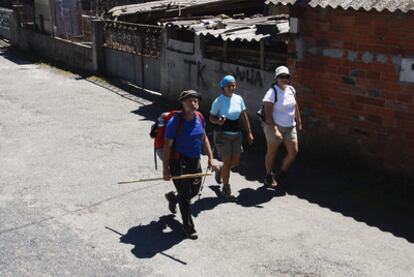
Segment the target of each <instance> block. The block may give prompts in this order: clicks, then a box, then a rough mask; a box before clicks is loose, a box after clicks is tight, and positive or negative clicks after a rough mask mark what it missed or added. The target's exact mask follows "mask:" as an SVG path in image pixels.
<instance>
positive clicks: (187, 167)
mask: <svg viewBox="0 0 414 277" xmlns="http://www.w3.org/2000/svg"><path fill="white" fill-rule="evenodd" d="M179 100H180V101H181V103H182V106H183V110H182V111H177V112H175V113H174V115H173V117H172V118H171V119H170V120H169V121H168V123H167V125H166V128H165V136H164V149H163V176H164V180H166V181H168V180H170V179H171V177H172V176H180V175H183V174H192V173H201V172H202V168H201V165H200V156H201V153H202V149H203V150H204V152H205V153H206V154H207V156H208V167H209V168H210V169H212V170H213V171H215V170H217V166H216V164H215V162H214V160H213V154H212V151H211V146H210V142H209V140H208V138H207V135H206V132H205V121H204V117H203V116H202V114H201V113H199V112H198V111H197V110H198V108H199V102H200V100H201V95H200V94H199V93H197V92H196V91H194V90H188V91H183V92H182V93H181V94H180V97H179ZM173 182H174V185H175V188H176V189H177V195H175V193H174V192H169V193H167V194H166V197H167V200H168V202H169V208H170V211H171V212H173V213H175V209H176V208H175V207H176V205H177V203H178V205H179V208H180V212H181V217H182V220H183V229H184V232H185V234H186V235H187V237H189V238H191V239H197V237H198V236H197V232H196V230H195V227H194V222H193V219H192V216H191V209H190V205H191V199H192V198H193V197H194V196H196V195H197V194H198V193H199V191H200V187H201V177H200V178H191V179H181V180H173Z"/></svg>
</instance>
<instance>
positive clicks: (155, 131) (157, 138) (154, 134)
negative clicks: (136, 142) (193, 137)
mask: <svg viewBox="0 0 414 277" xmlns="http://www.w3.org/2000/svg"><path fill="white" fill-rule="evenodd" d="M175 114H178V115H179V122H178V127H177V132H176V134H175V137H177V135H178V134H179V132H180V130H181V128H182V127H183V120H184V118H183V116H182V111H181V110H174V111H170V112H165V113H162V114H161V115H160V117H159V118H158V119H157V122H155V123H154V124H153V125H152V126H151V131H150V137H151V138H153V139H154V162H155V169H156V170H157V169H158V166H157V154H158V156H159V158H160V159H162V158H163V157H162V156H163V155H162V150H163V148H164V138H165V128H166V126H167V124H168V122H169V121H170V120H171V119H172V118H173V117H174V115H175ZM196 116H197V118H198V120H199V121H200V123H201V124H202V125H203V126H204V117H203V115H202V114H201V113H200V112H198V111H196ZM174 139H175V138H174ZM174 144H175V143H174ZM174 144H173V146H172V149H171V158H172V159H179V153H178V152H176V151H175V149H174Z"/></svg>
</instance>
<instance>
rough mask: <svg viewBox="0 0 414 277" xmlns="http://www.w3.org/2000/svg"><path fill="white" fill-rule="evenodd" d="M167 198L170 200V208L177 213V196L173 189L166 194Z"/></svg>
mask: <svg viewBox="0 0 414 277" xmlns="http://www.w3.org/2000/svg"><path fill="white" fill-rule="evenodd" d="M165 198H167V201H168V209H169V210H170V212H171V213H173V214H176V213H177V202H178V201H177V196H176V195H175V193H174V192H173V191H170V192H169V193H167V194H165Z"/></svg>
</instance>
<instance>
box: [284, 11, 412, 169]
mask: <svg viewBox="0 0 414 277" xmlns="http://www.w3.org/2000/svg"><path fill="white" fill-rule="evenodd" d="M290 13H291V16H295V17H298V18H299V21H300V33H299V36H298V38H297V39H292V41H291V43H290V51H291V52H296V54H297V58H296V59H291V60H290V61H289V66H290V67H291V68H292V70H293V71H294V78H293V80H292V82H293V85H294V86H296V87H297V90H298V97H299V100H300V103H301V106H302V110H303V114H304V116H303V117H304V121H305V123H306V126H307V132H306V134H307V138H308V142H309V143H311V144H312V145H313V146H318V148H319V149H320V150H322V151H325V152H327V151H331V153H335V155H342V154H345V155H347V156H352V157H353V158H354V159H357V160H359V161H364V162H366V163H369V164H370V165H371V166H373V167H378V168H389V169H393V170H402V171H405V172H408V173H410V172H411V173H412V172H413V171H414V170H413V169H414V83H406V82H400V81H399V78H400V66H401V59H402V58H408V57H411V58H413V57H414V28H413V26H414V13H412V12H410V13H408V14H402V13H390V12H377V11H370V12H367V11H354V10H347V11H345V10H343V9H331V8H328V9H323V8H315V9H313V8H306V9H305V8H298V7H291V11H290ZM335 150H337V151H335Z"/></svg>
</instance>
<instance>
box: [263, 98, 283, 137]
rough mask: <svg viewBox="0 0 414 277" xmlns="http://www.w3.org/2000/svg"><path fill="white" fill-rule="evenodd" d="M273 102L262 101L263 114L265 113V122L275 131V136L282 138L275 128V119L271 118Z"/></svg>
mask: <svg viewBox="0 0 414 277" xmlns="http://www.w3.org/2000/svg"><path fill="white" fill-rule="evenodd" d="M273 105H275V104H273V103H272V102H264V108H265V114H266V123H267V124H268V125H269V126H270V128H272V130H274V131H275V135H276V138H278V139H282V134H281V133H280V132H279V130H278V129H277V126H276V124H275V121H274V120H273Z"/></svg>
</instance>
